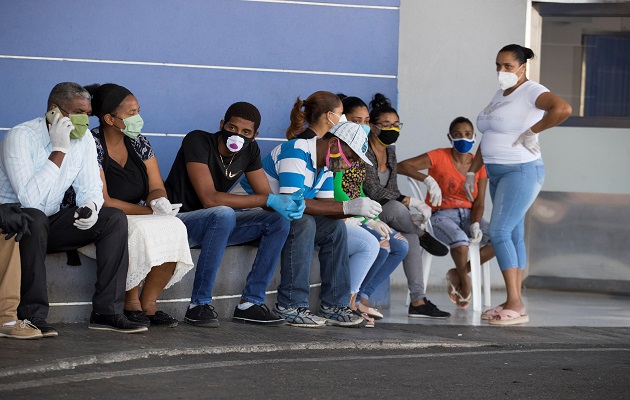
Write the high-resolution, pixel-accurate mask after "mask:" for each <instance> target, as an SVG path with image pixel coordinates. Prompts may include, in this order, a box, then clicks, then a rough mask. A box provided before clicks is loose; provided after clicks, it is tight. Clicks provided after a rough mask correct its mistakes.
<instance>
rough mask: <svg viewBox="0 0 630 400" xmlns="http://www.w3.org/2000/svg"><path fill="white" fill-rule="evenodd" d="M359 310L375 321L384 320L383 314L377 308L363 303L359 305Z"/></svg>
mask: <svg viewBox="0 0 630 400" xmlns="http://www.w3.org/2000/svg"><path fill="white" fill-rule="evenodd" d="M357 310H359V311H360V312H362V313H366V314H367V315H369V316H370V317H372V318H374V319H383V314H381V312H380V311H379V310H378V309H377V308H374V307H370V306H366V305H364V304H363V303H359V305H358V306H357Z"/></svg>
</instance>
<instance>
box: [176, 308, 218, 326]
mask: <svg viewBox="0 0 630 400" xmlns="http://www.w3.org/2000/svg"><path fill="white" fill-rule="evenodd" d="M217 316H218V315H217V313H216V312H215V311H214V307H212V305H210V304H203V305H200V306H194V307H193V308H189V309H188V310H186V316H185V317H184V322H186V323H187V324H190V325H195V326H202V327H204V328H218V327H219V320H218V319H217Z"/></svg>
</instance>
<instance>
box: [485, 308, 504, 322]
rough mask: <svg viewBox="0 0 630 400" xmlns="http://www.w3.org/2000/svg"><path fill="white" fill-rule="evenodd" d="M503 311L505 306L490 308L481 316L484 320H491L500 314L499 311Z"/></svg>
mask: <svg viewBox="0 0 630 400" xmlns="http://www.w3.org/2000/svg"><path fill="white" fill-rule="evenodd" d="M501 310H503V306H496V307H494V308H488V309H487V310H486V311H484V312H483V313H482V314H481V319H483V320H486V321H487V320H490V319H492V317H494V316H495V315H497V314H498V313H499V311H501Z"/></svg>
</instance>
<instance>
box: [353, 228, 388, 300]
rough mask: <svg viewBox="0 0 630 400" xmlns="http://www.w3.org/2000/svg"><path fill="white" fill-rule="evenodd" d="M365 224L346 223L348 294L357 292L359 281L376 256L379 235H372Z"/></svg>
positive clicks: (362, 278)
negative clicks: (348, 270)
mask: <svg viewBox="0 0 630 400" xmlns="http://www.w3.org/2000/svg"><path fill="white" fill-rule="evenodd" d="M364 227H365V228H367V225H363V224H361V225H360V226H356V225H346V230H347V231H348V257H349V259H350V263H349V266H350V294H352V293H358V292H359V288H360V287H361V283H362V282H363V280H364V279H365V276H366V275H367V273H368V271H369V270H370V267H371V266H372V264H374V261H375V260H376V258H377V257H378V254H379V250H380V246H379V240H380V235H377V236H374V235H372V234H371V233H370V232H368V231H367V230H366V229H363V228H364Z"/></svg>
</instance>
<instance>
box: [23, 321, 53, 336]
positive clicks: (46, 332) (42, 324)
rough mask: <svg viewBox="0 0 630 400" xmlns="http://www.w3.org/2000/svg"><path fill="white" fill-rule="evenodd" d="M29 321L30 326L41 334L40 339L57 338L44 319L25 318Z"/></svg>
mask: <svg viewBox="0 0 630 400" xmlns="http://www.w3.org/2000/svg"><path fill="white" fill-rule="evenodd" d="M26 319H28V320H29V321H31V324H33V325H35V326H36V327H37V329H39V330H40V331H41V332H42V337H55V336H59V333H57V331H56V330H55V328H53V327H52V326H51V325H50V324H49V323H48V322H46V320H45V319H44V318H40V317H33V318H26Z"/></svg>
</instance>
